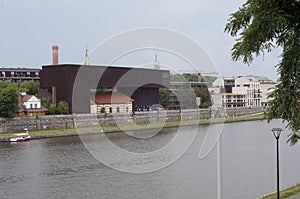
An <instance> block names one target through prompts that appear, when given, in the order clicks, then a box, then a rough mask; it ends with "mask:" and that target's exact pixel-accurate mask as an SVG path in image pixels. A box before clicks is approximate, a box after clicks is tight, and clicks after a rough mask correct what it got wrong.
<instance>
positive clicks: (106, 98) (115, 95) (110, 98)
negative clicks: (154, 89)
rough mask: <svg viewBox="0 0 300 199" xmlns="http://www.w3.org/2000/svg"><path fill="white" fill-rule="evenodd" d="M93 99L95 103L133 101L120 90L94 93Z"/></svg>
mask: <svg viewBox="0 0 300 199" xmlns="http://www.w3.org/2000/svg"><path fill="white" fill-rule="evenodd" d="M93 99H94V101H95V102H96V104H123V103H130V102H132V101H134V100H133V99H132V98H130V97H128V96H127V95H125V94H123V93H120V92H105V93H96V94H95V95H94V96H93Z"/></svg>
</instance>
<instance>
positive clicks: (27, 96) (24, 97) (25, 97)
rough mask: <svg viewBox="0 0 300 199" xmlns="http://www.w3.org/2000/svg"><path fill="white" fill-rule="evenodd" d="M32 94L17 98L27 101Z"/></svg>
mask: <svg viewBox="0 0 300 199" xmlns="http://www.w3.org/2000/svg"><path fill="white" fill-rule="evenodd" d="M32 96H33V95H23V96H19V99H21V101H22V102H27V101H28V100H29V99H30V98H31V97H32Z"/></svg>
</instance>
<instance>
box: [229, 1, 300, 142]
mask: <svg viewBox="0 0 300 199" xmlns="http://www.w3.org/2000/svg"><path fill="white" fill-rule="evenodd" d="M225 32H227V33H230V34H231V36H232V37H234V38H236V42H235V44H234V46H233V48H232V59H233V60H234V61H238V60H241V61H242V62H244V63H247V64H250V63H251V62H252V61H253V59H254V58H255V57H257V56H259V55H261V54H263V55H264V53H265V52H270V51H272V50H273V49H274V48H279V49H282V54H281V60H280V61H279V63H278V64H277V65H276V66H275V67H276V68H277V71H278V73H279V75H280V77H279V80H278V84H277V85H276V88H275V91H274V92H273V93H272V94H271V96H270V97H271V99H272V100H271V103H270V105H271V106H270V108H269V109H268V113H267V117H268V119H269V121H270V120H271V119H273V118H282V119H283V120H285V121H287V122H288V127H289V128H290V129H291V130H292V131H293V133H292V134H291V135H290V137H289V141H290V142H291V144H294V143H296V142H297V141H298V140H299V139H300V132H299V131H300V114H299V112H300V78H299V77H300V1H299V0H268V1H261V0H247V1H246V3H245V4H243V5H242V7H240V8H239V9H238V11H236V12H235V13H233V14H231V16H230V18H229V20H228V23H227V24H226V27H225Z"/></svg>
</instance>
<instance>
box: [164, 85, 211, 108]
mask: <svg viewBox="0 0 300 199" xmlns="http://www.w3.org/2000/svg"><path fill="white" fill-rule="evenodd" d="M192 92H193V94H192V95H191V96H193V97H195V96H196V97H200V99H201V105H200V106H199V108H209V106H211V105H212V103H211V98H210V94H209V91H208V89H207V88H198V87H196V88H193V91H192ZM179 93H180V92H179ZM184 94H188V92H184ZM170 96H171V91H170V90H169V89H168V88H161V89H159V101H160V104H161V105H162V106H163V107H164V108H165V109H169V108H170V107H169V106H170V100H171V97H170ZM179 97H180V96H179ZM185 97H186V96H185ZM189 101H190V102H191V103H192V104H196V99H189Z"/></svg>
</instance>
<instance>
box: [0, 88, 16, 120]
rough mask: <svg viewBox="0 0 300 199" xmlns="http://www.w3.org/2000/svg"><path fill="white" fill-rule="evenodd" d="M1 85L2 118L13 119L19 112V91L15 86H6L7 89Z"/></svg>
mask: <svg viewBox="0 0 300 199" xmlns="http://www.w3.org/2000/svg"><path fill="white" fill-rule="evenodd" d="M3 85H4V84H2V83H1V88H0V117H6V118H11V117H14V116H15V113H16V112H17V111H18V103H19V99H18V96H19V90H18V87H17V86H16V85H14V84H6V87H4V86H3ZM2 86H3V87H2Z"/></svg>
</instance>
